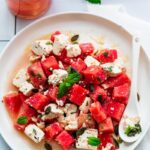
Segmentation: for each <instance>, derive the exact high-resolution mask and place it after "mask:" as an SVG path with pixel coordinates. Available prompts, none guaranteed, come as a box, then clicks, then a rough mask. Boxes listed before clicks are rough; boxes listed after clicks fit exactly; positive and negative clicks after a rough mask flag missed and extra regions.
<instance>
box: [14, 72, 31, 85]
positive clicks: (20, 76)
mask: <svg viewBox="0 0 150 150" xmlns="http://www.w3.org/2000/svg"><path fill="white" fill-rule="evenodd" d="M27 79H28V76H27V73H26V69H21V70H19V71H18V73H17V74H16V76H15V78H14V79H13V85H15V86H16V87H18V88H20V87H21V86H22V84H23V83H24V82H25V81H26V80H27Z"/></svg>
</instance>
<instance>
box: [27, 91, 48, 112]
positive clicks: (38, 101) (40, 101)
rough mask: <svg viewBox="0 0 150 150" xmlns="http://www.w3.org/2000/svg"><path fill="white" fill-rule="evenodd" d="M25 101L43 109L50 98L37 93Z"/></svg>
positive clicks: (35, 107)
mask: <svg viewBox="0 0 150 150" xmlns="http://www.w3.org/2000/svg"><path fill="white" fill-rule="evenodd" d="M25 102H26V103H27V104H28V105H30V106H31V107H33V108H34V109H36V110H40V111H42V110H43V109H44V107H45V106H46V105H48V103H49V99H48V97H47V96H45V95H43V94H41V93H36V94H34V95H33V96H31V97H29V98H28V99H27V100H26V101H25Z"/></svg>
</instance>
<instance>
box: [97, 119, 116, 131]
mask: <svg viewBox="0 0 150 150" xmlns="http://www.w3.org/2000/svg"><path fill="white" fill-rule="evenodd" d="M99 132H100V133H113V132H114V126H113V123H112V120H111V118H110V117H108V118H106V119H105V120H104V121H103V122H101V123H100V124H99Z"/></svg>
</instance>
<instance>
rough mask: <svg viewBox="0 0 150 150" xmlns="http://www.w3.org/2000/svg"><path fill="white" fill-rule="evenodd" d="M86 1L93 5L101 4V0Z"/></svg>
mask: <svg viewBox="0 0 150 150" xmlns="http://www.w3.org/2000/svg"><path fill="white" fill-rule="evenodd" d="M87 1H88V2H90V3H93V4H101V0H87Z"/></svg>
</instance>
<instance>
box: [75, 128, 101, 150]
mask: <svg viewBox="0 0 150 150" xmlns="http://www.w3.org/2000/svg"><path fill="white" fill-rule="evenodd" d="M88 137H96V138H97V137H98V130H97V129H86V130H85V131H84V133H83V134H82V135H80V136H79V137H78V139H77V141H76V148H79V149H87V150H97V146H92V145H89V144H88Z"/></svg>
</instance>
